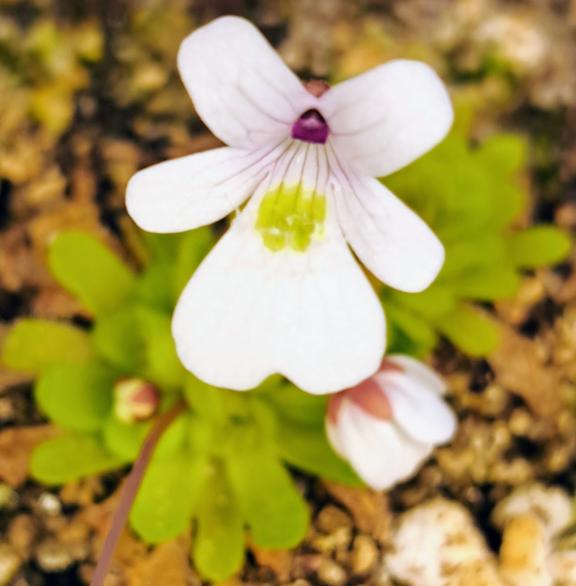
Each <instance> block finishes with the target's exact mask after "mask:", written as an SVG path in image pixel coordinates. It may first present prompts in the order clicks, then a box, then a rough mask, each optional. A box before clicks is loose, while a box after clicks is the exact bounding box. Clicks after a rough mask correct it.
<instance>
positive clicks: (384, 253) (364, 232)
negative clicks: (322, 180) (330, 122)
mask: <svg viewBox="0 0 576 586" xmlns="http://www.w3.org/2000/svg"><path fill="white" fill-rule="evenodd" d="M332 167H333V170H334V172H335V175H336V177H337V179H338V181H337V183H336V184H335V189H334V197H335V200H336V204H337V208H338V217H339V220H340V224H341V226H342V229H343V231H344V234H345V236H346V239H347V240H348V242H349V244H350V246H351V247H352V248H353V249H354V252H355V253H356V254H357V255H358V257H359V259H360V260H361V261H362V262H363V263H364V264H365V265H366V267H367V268H368V269H369V270H370V271H371V272H372V273H374V275H375V276H376V277H378V279H380V280H381V281H382V282H384V283H386V284H387V285H390V286H391V287H394V288H395V289H399V290H401V291H408V292H418V291H422V290H423V289H426V287H428V286H429V285H430V284H431V283H432V281H434V279H435V278H436V276H437V275H438V273H439V271H440V269H441V268H442V265H443V263H444V247H443V246H442V243H441V242H440V241H439V240H438V238H437V237H436V236H435V235H434V233H433V232H432V230H430V228H429V227H428V226H427V225H426V223H425V222H424V221H423V220H422V219H421V218H420V217H419V216H418V215H417V214H415V213H414V212H413V211H412V210H411V209H410V208H409V207H408V206H406V205H405V204H404V203H403V202H402V201H400V200H399V199H398V198H397V197H396V196H395V195H394V194H393V193H392V192H391V191H390V190H389V189H387V188H386V187H384V186H383V185H382V184H381V183H380V182H379V181H378V180H377V179H373V178H371V177H359V176H358V175H356V174H354V173H353V172H352V171H350V170H349V169H347V168H346V167H345V166H344V165H343V164H342V163H340V162H339V161H338V160H336V159H335V160H334V163H333V165H332Z"/></svg>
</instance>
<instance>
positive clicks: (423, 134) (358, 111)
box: [320, 60, 453, 177]
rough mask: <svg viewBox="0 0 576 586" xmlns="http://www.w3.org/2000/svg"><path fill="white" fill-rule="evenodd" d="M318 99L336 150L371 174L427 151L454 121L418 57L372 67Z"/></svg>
mask: <svg viewBox="0 0 576 586" xmlns="http://www.w3.org/2000/svg"><path fill="white" fill-rule="evenodd" d="M320 104H321V107H320V111H321V112H322V114H323V115H324V117H325V118H326V120H327V121H328V124H329V126H330V131H331V133H330V141H331V142H332V144H333V145H334V147H335V148H336V150H337V151H338V154H339V155H340V156H341V157H342V158H343V159H344V160H346V161H347V162H348V163H349V164H351V165H353V166H354V167H356V168H357V169H358V170H359V171H360V172H362V173H365V174H367V175H370V176H373V177H380V176H383V175H388V174H390V173H393V172H394V171H397V170H398V169H401V168H402V167H404V166H406V165H408V164H409V163H411V162H412V161H414V160H415V159H417V158H418V157H420V156H421V155H423V154H424V153H425V152H427V151H429V150H430V149H431V148H432V147H434V146H435V145H436V144H437V143H439V142H440V141H441V140H442V139H443V138H444V136H446V133H447V132H448V130H449V129H450V126H451V125H452V120H453V112H452V105H451V102H450V97H449V95H448V92H447V91H446V88H445V86H444V84H443V83H442V81H441V80H440V78H439V77H438V75H437V74H436V73H435V72H434V70H433V69H432V68H431V67H429V66H428V65H426V64H424V63H420V62H419V61H407V60H397V61H391V62H390V63H386V64H385V65H380V66H379V67H375V68H374V69H371V70H370V71H367V72H366V73H363V74H361V75H359V76H357V77H354V78H352V79H349V80H347V81H344V82H342V83H340V84H338V85H337V86H335V87H334V88H332V89H330V91H328V92H326V93H325V94H324V95H323V96H322V98H321V100H320Z"/></svg>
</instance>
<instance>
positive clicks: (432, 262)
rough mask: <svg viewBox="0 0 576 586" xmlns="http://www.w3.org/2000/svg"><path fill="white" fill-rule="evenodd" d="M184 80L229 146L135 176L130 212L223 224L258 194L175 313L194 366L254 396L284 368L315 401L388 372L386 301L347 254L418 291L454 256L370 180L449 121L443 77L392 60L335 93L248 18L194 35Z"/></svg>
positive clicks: (180, 343)
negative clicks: (297, 67) (306, 81)
mask: <svg viewBox="0 0 576 586" xmlns="http://www.w3.org/2000/svg"><path fill="white" fill-rule="evenodd" d="M178 64H179V68H180V73H181V75H182V78H183V80H184V84H185V86H186V88H187V89H188V92H189V93H190V96H191V97H192V100H193V102H194V105H195V107H196V110H197V112H198V114H199V116H200V117H201V118H202V119H203V120H204V122H205V123H206V124H207V125H208V126H209V127H210V129H211V130H212V131H213V132H214V134H215V135H216V136H217V137H218V138H220V139H221V140H222V141H224V142H225V143H226V144H227V145H229V146H227V147H223V148H218V149H214V150H211V151H208V152H203V153H199V154H194V155H190V156H187V157H182V158H180V159H176V160H173V161H168V162H165V163H160V164H158V165H155V166H153V167H150V168H148V169H145V170H143V171H140V172H139V173H137V174H136V175H135V176H134V177H133V178H132V179H131V181H130V183H129V185H128V192H127V207H128V212H129V213H130V215H131V216H132V218H133V219H134V221H135V222H136V223H137V224H138V225H139V226H141V227H142V228H143V229H145V230H149V231H152V232H179V231H183V230H190V229H192V228H196V227H198V226H202V225H205V224H209V223H211V222H215V221H217V220H219V219H221V218H223V217H224V216H226V215H227V214H229V213H230V212H232V211H234V210H239V208H240V206H241V205H242V204H243V203H244V202H245V201H246V200H247V199H248V198H249V197H250V196H251V197H250V200H249V201H248V203H247V204H246V206H245V207H244V208H243V210H242V211H241V212H240V213H239V215H238V217H236V219H235V220H234V221H233V223H232V225H231V228H230V230H229V231H228V232H227V234H225V235H224V237H223V238H222V239H221V240H220V242H219V243H218V244H217V245H216V246H215V248H214V250H213V251H212V252H211V253H210V254H209V255H208V257H207V258H206V260H205V261H204V262H203V264H202V265H201V266H200V268H199V269H198V270H197V271H196V273H195V275H194V276H193V278H192V279H191V281H190V283H189V284H188V286H187V287H186V289H185V290H184V292H183V294H182V297H181V299H180V301H179V303H178V306H177V308H176V312H175V315H174V321H173V333H174V338H175V340H176V345H177V349H178V354H179V356H180V358H181V360H182V362H183V363H184V365H185V366H186V367H187V368H188V369H189V370H191V371H192V372H193V373H194V374H195V375H196V376H198V377H199V378H200V379H203V380H204V381H206V382H208V383H211V384H213V385H216V386H220V387H227V388H231V389H237V390H245V389H249V388H252V387H255V386H257V385H258V384H259V383H260V382H261V381H262V380H263V379H264V378H266V377H267V376H268V375H270V374H272V373H281V374H283V375H285V376H286V377H287V378H289V379H291V380H292V381H293V382H294V383H295V384H296V385H298V386H299V387H301V388H302V389H304V390H307V391H309V392H312V393H328V392H334V391H337V390H340V389H343V388H345V387H348V386H351V385H354V384H356V383H358V382H359V381H361V380H363V379H364V378H366V376H368V375H370V374H372V373H373V372H374V371H376V370H377V368H378V366H379V364H380V361H381V358H382V354H383V352H384V346H385V323H384V316H383V313H382V308H381V306H380V303H379V301H378V298H377V296H376V295H375V293H374V291H373V289H372V287H371V286H370V284H369V282H368V280H367V279H366V277H365V276H364V274H363V272H362V269H361V268H360V266H359V265H358V264H357V262H356V261H355V259H354V256H353V255H352V253H351V251H350V249H349V248H348V245H347V242H348V244H349V245H350V247H351V248H352V250H353V251H354V253H355V254H356V255H357V256H358V258H359V259H360V261H361V262H362V263H363V264H364V265H366V267H367V268H368V269H369V270H370V271H371V272H372V273H374V275H375V276H376V277H378V278H379V279H380V280H382V281H384V282H385V283H387V284H389V285H391V286H392V287H396V288H397V289H400V290H403V291H420V290H422V289H424V288H426V287H427V286H428V285H429V284H430V283H431V281H432V280H433V279H434V278H435V277H436V275H437V273H438V271H439V270H440V267H441V266H442V263H443V259H444V252H443V248H442V245H441V244H440V242H439V241H438V240H437V238H436V237H435V236H434V234H433V233H432V232H431V231H430V229H429V228H428V227H427V226H426V225H425V224H424V222H422V220H421V219H420V218H419V217H418V216H416V215H415V214H414V213H413V212H412V211H411V210H410V209H408V208H407V207H406V206H405V205H404V204H403V203H402V202H401V201H400V200H398V199H397V198H396V197H395V196H394V195H393V194H392V193H391V192H390V191H388V190H387V189H386V188H385V187H384V186H383V185H381V184H380V183H379V181H377V180H376V179H375V178H374V177H377V176H381V175H386V174H389V173H392V172H394V171H396V170H397V169H400V168H401V167H404V166H405V165H407V164H408V163H410V162H411V161H413V160H414V159H416V158H417V157H419V156H420V155H422V154H423V153H425V152H426V151H427V150H429V149H430V148H432V147H433V146H434V145H435V144H436V143H438V142H439V141H440V140H441V139H442V138H443V137H444V136H445V134H446V132H447V131H448V128H449V127H450V125H451V122H452V108H451V104H450V100H449V97H448V95H447V93H446V90H445V88H444V86H443V85H442V82H441V81H440V80H439V78H438V77H437V76H436V74H435V73H434V72H433V71H432V70H431V69H430V68H429V67H428V66H426V65H424V64H423V63H418V62H415V61H393V62H391V63H388V64H386V65H382V66H380V67H377V68H375V69H373V70H371V71H368V72H367V73H364V74H362V75H360V76H358V77H356V78H354V79H351V80H349V81H345V82H343V83H341V84H339V85H337V86H336V87H333V88H330V89H326V86H325V85H321V84H319V83H315V84H311V85H308V89H306V86H305V85H303V84H302V83H301V82H300V81H299V80H298V78H297V77H296V76H295V75H294V74H293V73H292V72H291V71H290V70H289V69H288V68H287V67H286V66H285V65H284V63H283V62H282V61H281V60H280V59H279V58H278V56H277V55H276V54H275V53H274V51H273V50H272V48H271V47H270V45H269V44H268V43H267V42H266V40H265V39H264V37H263V36H262V35H261V34H260V33H259V32H258V30H257V29H256V28H255V27H254V26H252V25H251V24H250V23H249V22H247V21H246V20H243V19H241V18H236V17H229V16H228V17H222V18H219V19H217V20H215V21H213V22H212V23H210V24H208V25H206V26H204V27H202V28H200V29H198V30H196V31H195V32H194V33H192V34H191V35H190V36H189V37H187V38H186V39H185V40H184V42H183V43H182V46H181V48H180V53H179V56H178Z"/></svg>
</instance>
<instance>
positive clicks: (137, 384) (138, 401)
mask: <svg viewBox="0 0 576 586" xmlns="http://www.w3.org/2000/svg"><path fill="white" fill-rule="evenodd" d="M159 403H160V393H159V392H158V389H157V388H156V387H155V386H154V385H153V384H152V383H149V382H147V381H145V380H143V379H140V378H126V379H121V380H119V381H118V382H117V383H116V385H115V386H114V414H115V415H116V417H117V418H118V419H119V420H120V421H122V422H124V423H136V422H138V421H146V420H148V419H150V418H151V417H152V416H153V415H154V414H155V413H156V411H157V410H158V406H159Z"/></svg>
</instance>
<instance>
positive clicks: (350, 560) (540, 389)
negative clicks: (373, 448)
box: [0, 0, 576, 586]
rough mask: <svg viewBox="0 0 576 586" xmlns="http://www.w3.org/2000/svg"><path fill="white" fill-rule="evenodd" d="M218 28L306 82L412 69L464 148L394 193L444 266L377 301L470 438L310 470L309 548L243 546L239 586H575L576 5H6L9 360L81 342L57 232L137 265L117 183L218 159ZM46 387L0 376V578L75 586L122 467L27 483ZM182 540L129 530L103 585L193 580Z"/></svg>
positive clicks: (491, 1) (0, 245) (393, 181)
mask: <svg viewBox="0 0 576 586" xmlns="http://www.w3.org/2000/svg"><path fill="white" fill-rule="evenodd" d="M230 13H232V14H239V15H242V16H245V17H247V18H249V19H250V20H252V21H253V22H254V23H255V24H256V25H257V26H258V27H259V28H260V29H261V30H262V31H263V32H264V34H265V35H266V36H267V37H268V39H269V40H270V41H271V43H272V44H273V45H274V46H275V47H277V49H278V50H279V52H280V53H281V55H282V56H283V58H284V59H285V60H286V62H287V63H288V64H289V65H290V66H291V67H292V68H293V69H294V70H295V71H297V72H298V73H299V75H300V76H301V77H302V78H322V79H327V80H329V81H331V82H336V81H338V80H341V79H344V78H347V77H350V76H353V75H355V74H357V73H360V72H362V71H364V70H366V69H368V68H370V67H372V66H374V65H377V64H379V63H382V62H385V61H387V60H390V59H393V58H398V57H403V58H414V59H420V60H423V61H426V62H427V63H429V64H430V65H432V66H433V67H434V68H435V69H436V70H437V71H438V72H439V74H440V75H441V76H442V77H443V79H444V80H445V81H446V82H447V83H448V84H449V86H450V89H451V92H452V95H453V98H454V103H455V107H456V111H457V121H456V124H455V128H454V130H453V132H452V134H451V135H450V136H449V137H448V139H447V140H446V142H445V143H444V144H443V145H441V146H440V147H438V148H437V149H435V150H434V151H433V152H432V153H430V154H429V155H427V156H426V157H425V158H424V159H422V160H421V161H419V162H416V163H415V164H414V165H412V166H410V167H409V168H408V169H406V170H403V171H401V172H400V173H397V174H395V175H394V176H393V177H390V178H387V179H386V180H385V183H386V185H388V186H390V187H391V188H392V189H393V190H394V191H395V192H396V193H397V194H398V195H399V196H401V197H402V198H403V199H405V201H407V202H408V203H409V204H410V205H412V206H413V207H414V208H415V209H417V210H418V211H419V213H420V214H421V215H422V216H423V217H424V218H425V219H426V220H427V221H428V222H429V223H430V224H431V225H432V226H433V227H434V229H435V230H436V232H437V233H438V234H439V236H440V237H441V239H442V240H443V241H444V243H445V245H446V248H447V251H448V257H447V266H446V268H445V270H444V271H443V273H442V275H441V277H440V279H439V281H438V283H436V284H435V285H433V287H432V288H431V289H430V290H429V291H427V292H425V293H423V294H422V295H416V296H409V295H403V294H398V293H394V292H391V291H388V290H382V292H381V296H382V300H383V303H384V306H385V308H386V310H387V314H388V317H389V319H390V323H391V332H392V341H391V343H392V347H393V348H394V349H397V350H402V351H405V352H410V353H412V354H415V355H419V356H429V357H431V360H432V362H433V364H434V366H435V367H436V368H437V369H438V370H439V371H440V372H441V373H443V374H444V375H445V376H446V378H447V380H448V383H449V387H450V394H449V398H450V401H451V402H452V404H453V406H454V407H455V409H456V411H457V412H458V415H459V419H460V422H461V424H460V430H459V432H458V435H457V437H456V438H455V440H454V442H453V443H452V444H451V445H449V446H446V447H443V448H441V449H440V450H438V452H437V454H436V456H435V457H434V458H433V459H432V460H431V461H430V462H429V463H428V464H426V466H425V467H424V468H423V469H422V470H421V471H420V473H419V474H418V476H417V477H416V478H415V479H413V480H411V481H410V482H408V483H405V484H403V485H401V486H400V487H397V488H396V489H395V490H394V491H392V492H391V493H390V494H388V495H382V494H376V493H373V492H370V491H368V490H366V489H359V488H344V487H342V486H339V485H337V484H332V483H329V482H323V481H320V480H316V479H314V478H312V477H307V476H305V475H302V476H299V477H298V482H299V484H300V486H301V488H302V490H303V491H304V492H305V493H306V495H307V497H308V500H309V502H310V504H311V507H312V510H313V526H312V527H311V529H310V530H309V532H308V536H307V537H306V540H305V541H304V543H303V544H302V545H301V546H300V547H299V548H297V549H296V550H294V551H280V552H275V551H267V550H260V549H259V548H251V550H250V552H249V555H248V557H247V561H246V565H245V568H244V569H243V571H242V572H241V574H240V575H239V576H238V577H236V578H233V579H230V580H228V581H226V584H228V585H229V586H233V585H235V584H286V585H287V584H291V585H292V586H307V585H309V584H325V585H327V586H343V585H346V584H373V585H382V586H392V585H395V584H409V585H413V586H435V585H438V586H440V585H446V584H449V585H454V586H456V585H460V586H462V585H464V584H465V585H466V586H475V585H478V586H480V585H489V586H498V585H499V584H502V585H512V586H515V585H520V584H521V585H522V586H529V585H532V584H533V585H535V586H537V585H540V584H542V585H543V586H544V585H549V584H554V585H556V586H571V585H576V539H575V538H574V535H576V525H574V522H573V519H572V514H571V507H572V500H573V496H574V492H575V489H576V469H575V467H574V464H575V461H576V360H575V358H576V272H575V270H574V262H575V256H574V254H573V251H572V236H573V233H574V229H575V228H576V2H575V1H574V0H451V1H450V0H380V1H377V0H375V1H369V0H355V1H350V0H291V1H289V0H286V1H273V0H250V1H248V0H246V1H241V0H212V1H211V0H196V1H194V0H142V1H136V0H132V1H130V0H114V1H112V0H105V1H97V0H87V1H85V2H74V1H69V0H52V1H50V0H22V1H20V0H0V344H1V343H2V340H3V339H4V337H5V336H6V335H7V333H8V332H9V331H10V328H11V327H12V324H13V323H15V322H16V321H18V320H19V319H21V318H23V317H31V316H32V317H36V318H43V319H51V320H53V319H57V320H63V321H68V322H71V323H73V324H75V325H77V326H80V327H81V328H86V327H89V324H90V322H91V319H92V314H91V312H90V311H89V310H87V309H86V307H85V305H83V304H82V303H81V302H79V300H78V298H77V297H75V296H73V295H71V294H70V292H69V291H66V290H65V289H64V288H63V287H62V286H61V283H59V282H58V280H57V279H56V278H55V277H54V275H53V271H52V272H51V271H50V270H49V268H48V263H47V251H48V247H49V245H50V243H51V242H52V240H53V239H54V237H55V235H56V234H57V233H59V232H60V231H62V230H68V229H74V230H81V231H83V232H86V233H88V234H90V235H92V236H94V237H95V238H97V239H98V240H99V241H100V242H102V243H104V244H106V245H107V246H108V247H109V248H110V249H112V250H113V251H114V252H115V253H116V254H117V255H118V256H119V257H121V258H122V259H123V260H124V261H125V262H126V263H128V264H129V265H131V266H132V267H134V268H137V267H139V266H141V265H142V263H143V260H142V258H143V257H142V251H141V247H140V245H139V234H138V233H137V231H136V229H135V227H134V226H133V224H132V223H131V222H130V220H129V219H128V218H127V216H126V212H125V208H124V193H125V186H126V183H127V181H128V179H129V178H130V176H131V175H132V174H133V173H134V172H135V171H136V170H138V169H140V168H142V167H144V166H146V165H149V164H152V163H154V162H157V161H161V160H165V159H169V158H174V157H177V156H181V155H184V154H189V153H192V152H196V151H201V150H205V149H207V148H212V147H214V146H217V144H218V143H217V141H216V139H214V137H212V135H211V134H210V133H209V132H208V131H207V129H206V128H205V127H204V126H203V124H202V123H201V121H200V120H199V119H198V118H197V117H196V116H195V113H194V111H193V108H192V105H191V102H190V99H189V97H188V95H187V94H186V92H185V90H184V88H183V86H182V84H181V82H180V81H179V78H178V74H177V71H176V53H177V50H178V46H179V44H180V41H181V40H182V39H183V38H184V37H185V36H186V35H187V34H188V33H189V32H191V31H192V30H193V29H194V28H195V27H197V26H199V25H201V24H202V23H204V22H207V21H209V20H210V19H212V18H214V17H216V16H219V15H221V14H230ZM32 385H33V377H32V376H31V375H30V373H25V372H20V371H19V370H18V369H15V368H12V367H10V365H5V366H4V367H2V366H0V585H4V584H6V585H7V584H14V585H17V586H27V585H30V586H34V585H41V584H47V585H73V584H74V585H76V584H86V583H88V582H89V577H90V575H91V572H92V570H93V567H94V563H95V561H96V559H97V557H98V552H99V551H100V548H101V545H102V540H103V537H104V534H105V529H106V527H107V523H108V521H109V519H110V515H111V513H112V511H113V510H114V506H115V503H116V502H117V488H118V486H119V484H120V482H121V480H122V478H123V473H122V472H114V473H109V474H103V475H100V476H92V477H90V478H88V479H84V480H80V481H74V482H68V483H66V484H65V485H64V486H63V487H60V488H54V489H52V488H50V489H49V488H46V487H45V486H43V485H41V484H39V483H37V482H35V481H33V480H31V479H30V478H29V473H28V469H29V460H30V455H31V453H32V451H33V449H34V448H35V447H36V446H37V445H38V444H39V443H41V442H42V441H44V440H46V439H48V438H50V437H52V435H53V434H54V429H53V426H52V425H51V424H50V423H47V421H46V418H45V416H44V415H43V414H42V412H41V411H40V410H39V409H38V408H37V406H36V405H35V402H34V400H33V393H32ZM188 539H189V538H188V537H182V538H179V539H176V540H172V541H169V542H167V543H164V544H162V545H160V546H158V547H155V548H151V547H148V546H146V545H144V544H143V543H141V542H140V541H139V540H138V539H137V538H136V537H134V536H133V535H132V534H130V533H128V532H127V533H126V534H125V535H124V537H123V540H122V542H121V546H120V549H119V552H118V556H117V560H116V562H115V565H114V575H113V576H111V577H110V578H109V581H108V582H106V584H109V585H113V584H118V585H121V584H122V585H123V584H128V585H135V586H136V585H141V584H150V585H164V584H170V585H171V586H172V585H174V586H178V585H185V584H200V583H201V582H200V579H199V577H198V576H197V574H196V573H195V571H194V569H193V568H192V567H191V564H190V561H189V559H188V553H187V552H188V549H189V543H188ZM455 544H459V545H458V547H456V546H455ZM543 568H544V569H543Z"/></svg>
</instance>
